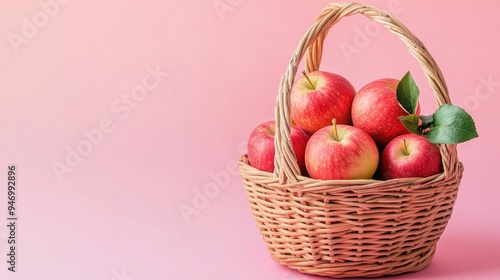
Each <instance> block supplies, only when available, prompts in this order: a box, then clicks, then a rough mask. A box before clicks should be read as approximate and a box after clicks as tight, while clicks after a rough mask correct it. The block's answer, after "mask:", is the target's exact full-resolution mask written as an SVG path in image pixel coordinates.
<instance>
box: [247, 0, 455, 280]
mask: <svg viewBox="0 0 500 280" xmlns="http://www.w3.org/2000/svg"><path fill="white" fill-rule="evenodd" d="M357 13H360V14H362V15H364V16H366V17H368V18H370V19H371V20H373V21H375V22H378V23H380V24H381V25H383V26H385V27H386V28H388V29H389V30H390V31H391V32H392V33H394V34H395V35H397V36H398V37H399V38H400V39H401V40H402V41H403V42H404V43H405V44H406V46H407V47H408V49H409V51H410V53H411V54H412V55H413V56H414V57H415V58H416V59H417V60H418V61H419V62H420V64H421V66H422V69H423V70H424V72H425V75H426V76H427V78H428V81H429V83H430V86H431V88H432V90H433V92H434V94H435V97H436V99H437V103H438V105H441V104H445V103H450V99H449V96H448V91H447V87H446V83H445V81H444V78H443V76H442V74H441V71H440V70H439V67H438V66H437V64H436V63H435V61H434V59H433V58H432V57H431V55H430V54H429V53H428V51H427V49H426V48H425V47H424V45H423V44H422V43H421V42H420V40H418V39H417V38H416V37H415V36H414V35H413V34H412V33H411V32H410V31H409V30H408V29H407V28H406V27H405V26H404V25H403V24H402V23H401V22H400V21H398V20H397V19H395V18H394V17H392V16H391V15H389V14H388V13H387V12H385V11H383V10H380V9H377V8H375V7H371V6H366V5H362V4H357V3H343V4H338V3H332V4H330V5H328V6H327V7H326V8H325V9H324V10H323V11H322V13H321V14H320V15H319V17H318V18H317V20H316V22H315V23H314V25H312V27H311V28H310V29H309V30H308V31H307V32H306V34H305V35H304V37H303V38H302V39H301V40H300V42H299V45H298V47H297V49H296V50H295V52H294V53H293V55H292V58H291V60H290V63H289V65H288V68H287V70H286V73H285V75H284V76H282V78H281V84H280V88H279V92H278V96H277V104H276V111H275V120H276V127H277V129H276V135H275V149H276V150H275V171H274V173H268V172H264V171H260V170H257V169H255V168H253V167H251V166H250V165H249V164H248V158H247V156H246V155H245V156H242V158H241V160H240V162H239V169H240V172H241V175H242V179H243V183H244V185H245V190H246V194H247V197H248V200H249V202H250V207H251V210H252V213H253V216H254V218H255V220H256V222H257V226H258V228H259V229H260V232H261V234H262V236H263V239H264V241H265V242H266V244H267V247H268V249H269V252H270V254H271V257H272V258H273V259H274V260H276V261H278V262H280V263H282V264H284V265H286V266H288V267H290V268H293V269H296V270H298V271H301V272H303V273H308V274H314V275H321V276H330V277H335V278H340V277H379V276H383V275H395V274H401V273H406V272H413V271H418V270H421V269H422V268H424V267H425V266H426V265H427V264H428V263H429V262H430V261H431V259H432V257H433V256H434V253H435V250H436V243H437V241H438V240H439V238H440V236H441V234H442V233H443V231H444V229H445V227H446V225H447V223H448V220H449V219H450V217H451V213H452V210H453V206H454V204H455V200H456V198H457V193H458V186H459V184H460V180H461V177H462V173H463V166H462V164H461V163H460V162H459V161H458V159H457V153H456V146H455V145H440V151H441V155H442V160H443V167H444V172H443V173H441V174H437V175H434V176H430V177H427V178H403V179H392V180H387V181H378V180H327V181H325V180H314V179H311V178H308V177H304V176H301V175H300V169H299V167H298V165H297V162H296V159H295V155H294V153H293V149H292V145H291V142H290V90H291V87H292V83H293V79H294V77H295V74H296V72H297V67H298V65H299V63H300V61H301V59H302V58H303V56H304V54H306V50H308V51H307V57H306V68H307V71H315V70H318V69H319V65H320V61H321V55H322V47H323V41H324V38H325V36H326V35H327V33H328V30H329V29H330V28H331V27H332V26H333V25H335V24H336V23H337V22H338V21H339V20H340V19H342V18H343V17H346V16H351V15H354V14H357Z"/></svg>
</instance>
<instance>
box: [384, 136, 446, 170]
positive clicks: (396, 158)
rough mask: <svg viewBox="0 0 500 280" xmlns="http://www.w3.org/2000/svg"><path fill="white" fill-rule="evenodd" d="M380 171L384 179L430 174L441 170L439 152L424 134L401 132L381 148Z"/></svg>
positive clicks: (441, 164)
mask: <svg viewBox="0 0 500 280" xmlns="http://www.w3.org/2000/svg"><path fill="white" fill-rule="evenodd" d="M405 146H406V148H405ZM380 171H381V175H382V177H383V179H386V180H388V179H394V178H412V177H428V176H432V175H435V174H438V173H441V172H443V163H442V159H441V152H440V151H439V148H438V146H437V145H435V144H432V143H431V142H429V140H427V138H425V136H422V135H415V134H403V135H400V136H398V137H396V138H394V139H393V140H392V141H391V142H389V144H387V146H386V147H385V149H384V150H383V152H382V156H381V159H380Z"/></svg>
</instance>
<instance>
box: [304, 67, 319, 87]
mask: <svg viewBox="0 0 500 280" xmlns="http://www.w3.org/2000/svg"><path fill="white" fill-rule="evenodd" d="M302 75H304V77H306V79H307V81H308V82H309V84H310V85H311V87H312V89H316V88H315V87H314V85H313V83H312V82H311V80H310V79H309V76H307V73H306V71H305V70H304V71H302Z"/></svg>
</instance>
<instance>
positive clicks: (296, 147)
mask: <svg viewBox="0 0 500 280" xmlns="http://www.w3.org/2000/svg"><path fill="white" fill-rule="evenodd" d="M275 131H276V126H275V122H274V121H268V122H265V123H262V124H260V125H259V126H257V127H256V128H255V129H254V130H253V131H252V133H251V134H250V137H249V139H248V147H247V148H248V162H249V164H250V165H251V166H253V167H255V168H257V169H259V170H262V171H267V172H273V171H274V134H275ZM290 137H291V141H292V147H293V151H294V152H295V156H296V157H297V163H298V165H299V167H300V170H301V173H302V174H305V171H306V167H305V163H304V153H305V150H306V145H307V141H308V140H309V135H307V134H306V133H305V132H304V131H303V130H302V129H300V128H299V127H297V126H295V125H292V126H291V128H290Z"/></svg>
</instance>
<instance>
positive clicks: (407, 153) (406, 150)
mask: <svg viewBox="0 0 500 280" xmlns="http://www.w3.org/2000/svg"><path fill="white" fill-rule="evenodd" d="M403 147H404V149H405V151H404V152H405V155H407V156H409V155H410V153H409V152H408V147H406V139H403Z"/></svg>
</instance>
